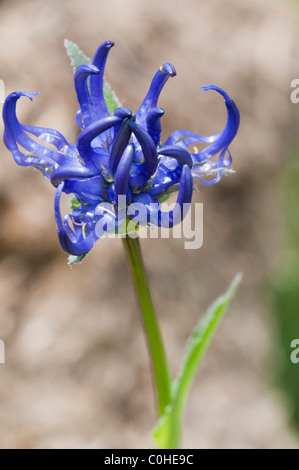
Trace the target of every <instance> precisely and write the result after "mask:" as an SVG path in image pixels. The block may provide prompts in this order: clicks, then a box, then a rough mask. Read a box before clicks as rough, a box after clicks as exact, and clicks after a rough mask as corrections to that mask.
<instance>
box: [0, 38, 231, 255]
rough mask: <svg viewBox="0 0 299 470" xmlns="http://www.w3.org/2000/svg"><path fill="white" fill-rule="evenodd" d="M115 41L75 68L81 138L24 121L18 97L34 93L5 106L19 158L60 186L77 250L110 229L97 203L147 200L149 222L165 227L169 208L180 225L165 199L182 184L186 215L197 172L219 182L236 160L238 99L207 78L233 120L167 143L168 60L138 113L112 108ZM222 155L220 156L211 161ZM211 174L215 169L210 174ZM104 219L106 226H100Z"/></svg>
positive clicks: (63, 237) (180, 200)
mask: <svg viewBox="0 0 299 470" xmlns="http://www.w3.org/2000/svg"><path fill="white" fill-rule="evenodd" d="M113 45H114V43H113V42H111V41H106V42H104V43H102V44H101V45H100V47H99V48H98V50H97V52H96V54H95V56H94V58H93V61H92V64H84V65H81V66H80V67H78V68H77V70H76V72H75V76H74V81H75V89H76V93H77V98H78V102H79V110H78V112H77V116H76V121H77V124H78V126H79V127H80V128H81V129H82V131H81V133H80V134H79V137H78V140H77V143H76V145H73V144H70V143H69V142H68V141H67V140H66V139H65V138H64V137H63V135H62V134H60V133H59V132H58V131H56V130H54V129H49V128H43V127H33V126H26V125H24V124H21V123H20V122H19V121H18V119H17V116H16V103H17V101H18V99H19V98H20V97H21V96H26V97H27V98H29V99H30V100H32V99H33V97H34V96H35V95H34V94H31V93H27V92H25V91H20V92H15V93H12V94H10V95H9V96H8V97H7V99H6V101H5V104H4V106H3V119H4V124H5V130H4V142H5V145H6V147H7V148H8V149H9V150H10V152H11V153H12V155H13V157H14V159H15V161H16V163H17V164H18V165H22V166H33V167H35V168H37V169H39V170H41V171H42V172H43V174H44V175H45V176H46V177H47V178H49V179H50V181H51V183H52V185H53V186H54V187H55V188H57V189H56V196H55V217H56V223H57V229H58V236H59V240H60V243H61V246H62V248H63V249H64V250H65V251H66V252H68V253H70V254H72V255H76V256H78V255H83V254H85V253H87V252H88V251H89V250H90V249H91V248H92V247H93V245H94V243H95V242H96V240H97V239H98V238H100V237H101V235H102V234H104V233H105V230H107V227H108V226H109V223H110V222H111V217H115V216H112V215H111V211H109V210H107V211H99V210H97V207H98V205H99V204H100V203H103V202H105V203H106V204H108V206H109V205H111V208H113V209H115V208H116V209H117V204H118V200H119V196H126V201H127V203H128V204H130V203H134V202H135V203H137V202H138V203H142V204H143V205H144V206H145V208H146V213H147V217H146V219H147V220H145V221H144V222H145V223H149V222H150V221H151V223H152V221H154V223H155V224H157V225H159V226H163V224H164V219H165V214H167V218H168V217H169V220H168V222H167V223H168V225H169V226H171V225H173V224H175V223H176V220H175V219H176V218H175V217H174V213H173V212H171V213H170V214H169V213H163V211H162V210H161V208H160V201H161V199H162V198H164V197H165V195H166V194H169V193H170V192H173V191H175V190H178V196H177V205H176V207H179V208H181V218H182V217H183V215H184V214H183V209H182V208H183V204H190V202H191V198H192V192H193V178H194V177H196V178H198V179H199V180H200V182H201V183H202V184H205V185H210V184H214V183H217V182H218V181H219V180H220V178H221V176H222V172H223V169H224V168H226V167H228V166H229V165H230V164H231V162H232V158H231V154H230V152H229V149H228V147H229V145H230V143H231V142H232V140H233V139H234V137H235V135H236V133H237V131H238V127H239V121H240V118H239V111H238V109H237V107H236V105H235V104H234V102H233V101H232V100H231V99H230V97H229V96H228V95H227V93H225V92H224V91H223V90H222V89H221V88H219V87H217V86H215V85H207V86H204V87H202V89H203V90H215V91H217V92H218V93H219V94H220V95H221V96H222V97H223V98H224V101H225V105H226V108H227V122H226V126H225V128H224V129H223V131H222V132H221V133H220V134H217V135H213V136H209V137H203V136H200V135H198V134H195V133H193V132H189V131H186V130H176V131H174V132H173V133H172V134H170V136H169V137H168V139H167V140H166V141H165V143H164V144H162V145H161V142H160V137H161V117H162V116H163V114H164V111H163V109H162V108H160V107H158V105H157V104H158V98H159V95H160V92H161V90H162V88H163V86H164V85H165V83H166V81H167V80H168V78H169V77H173V76H175V75H176V71H175V69H174V67H173V65H171V64H169V63H166V64H163V65H162V66H161V67H160V68H159V70H158V71H157V72H156V74H155V76H154V78H153V80H152V83H151V86H150V88H149V91H148V93H147V95H146V97H145V98H144V100H143V102H142V104H141V106H140V108H139V109H138V111H137V112H136V114H133V113H132V111H131V110H130V109H128V108H125V107H122V106H121V107H118V108H117V109H116V110H115V112H114V113H113V115H111V114H110V112H109V110H108V108H107V104H106V102H105V98H104V93H103V76H104V68H105V63H106V59H107V56H108V53H109V51H110V49H111V48H112V46H113ZM198 143H204V144H207V145H206V148H204V150H201V151H197V152H193V153H192V152H190V151H188V148H190V146H192V147H193V146H195V145H196V144H198ZM49 144H50V145H49ZM195 150H196V149H195ZM215 155H219V157H217V159H216V160H215V159H214V160H213V161H212V157H214V156H215ZM205 175H210V176H211V175H214V176H213V178H212V179H208V180H207V179H205V178H204V176H205ZM62 192H64V193H67V194H74V195H75V197H76V198H77V200H78V205H77V207H76V208H75V209H73V211H72V212H71V213H70V214H68V215H66V216H65V217H64V218H63V219H62V217H61V213H60V207H59V206H60V198H61V194H62ZM153 207H155V209H154V211H155V213H154V214H153V213H152V212H153ZM114 213H115V211H114ZM116 213H117V212H116ZM179 219H180V218H179ZM99 221H101V222H102V223H101V227H102V232H100V233H99V230H96V226H97V223H98V222H99ZM119 223H123V220H122V221H119Z"/></svg>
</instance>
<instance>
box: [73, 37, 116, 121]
mask: <svg viewBox="0 0 299 470" xmlns="http://www.w3.org/2000/svg"><path fill="white" fill-rule="evenodd" d="M64 47H65V48H66V52H67V55H68V56H69V57H70V59H71V66H72V67H73V69H74V71H75V70H76V69H77V68H78V67H79V66H80V65H82V64H89V63H90V62H91V60H90V58H89V57H87V55H85V54H84V52H82V51H81V49H80V48H79V47H78V46H77V44H76V43H74V42H72V41H69V40H68V39H65V40H64ZM103 93H104V98H105V101H106V104H107V108H108V111H109V113H110V114H113V113H114V111H115V110H116V108H118V107H119V106H121V102H120V101H119V99H118V98H117V96H116V94H115V93H114V91H113V90H112V89H111V87H110V85H109V83H107V82H106V80H104V86H103Z"/></svg>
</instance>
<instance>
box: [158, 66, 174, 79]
mask: <svg viewBox="0 0 299 470" xmlns="http://www.w3.org/2000/svg"><path fill="white" fill-rule="evenodd" d="M159 70H160V72H164V73H165V74H166V75H168V76H169V77H175V76H176V70H175V68H174V66H173V65H172V64H170V63H169V62H166V63H165V64H163V65H161V67H160V69H159Z"/></svg>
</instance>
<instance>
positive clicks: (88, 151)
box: [77, 116, 122, 164]
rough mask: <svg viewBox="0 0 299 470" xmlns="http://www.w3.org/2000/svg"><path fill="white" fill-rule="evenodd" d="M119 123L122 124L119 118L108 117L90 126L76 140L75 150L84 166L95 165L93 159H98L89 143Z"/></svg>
mask: <svg viewBox="0 0 299 470" xmlns="http://www.w3.org/2000/svg"><path fill="white" fill-rule="evenodd" d="M120 122H122V118H121V117H118V116H109V117H106V118H103V119H99V120H98V121H96V122H94V123H92V124H90V126H88V127H87V128H86V129H84V130H83V131H82V132H81V134H80V135H79V137H78V140H77V148H78V151H79V153H80V155H81V157H82V159H83V161H84V162H85V163H86V164H88V163H93V164H95V161H93V158H98V155H97V153H96V152H95V149H94V148H92V146H91V142H92V141H93V140H94V139H95V138H96V137H98V136H99V135H101V134H102V133H103V132H105V131H107V130H108V129H111V127H113V126H115V125H117V124H119V123H120Z"/></svg>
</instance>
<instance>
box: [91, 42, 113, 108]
mask: <svg viewBox="0 0 299 470" xmlns="http://www.w3.org/2000/svg"><path fill="white" fill-rule="evenodd" d="M113 46H114V42H112V41H105V42H103V43H102V44H101V45H100V47H99V48H98V50H97V51H96V53H95V56H94V58H93V61H92V63H93V65H95V66H96V67H97V68H98V69H99V71H100V73H99V74H98V75H97V76H91V77H90V94H91V100H92V103H93V106H94V107H95V109H97V111H99V113H100V115H101V116H102V117H106V116H110V113H109V111H108V108H107V105H106V102H105V99H104V93H103V79H104V69H105V64H106V60H107V57H108V53H109V51H110V49H111V47H113Z"/></svg>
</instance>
